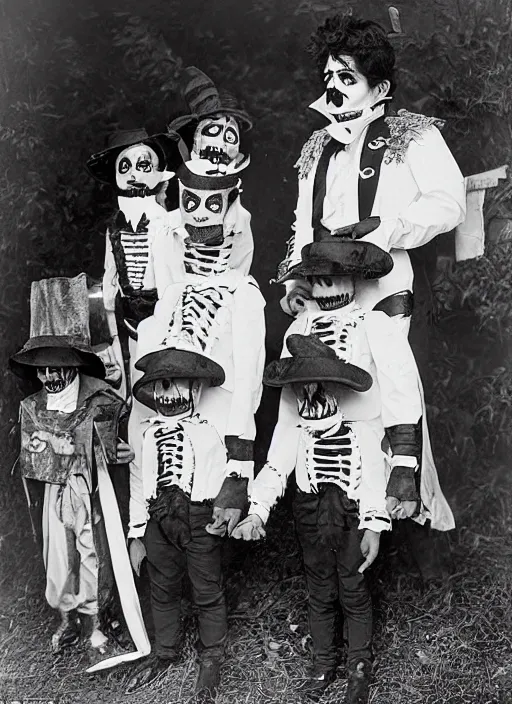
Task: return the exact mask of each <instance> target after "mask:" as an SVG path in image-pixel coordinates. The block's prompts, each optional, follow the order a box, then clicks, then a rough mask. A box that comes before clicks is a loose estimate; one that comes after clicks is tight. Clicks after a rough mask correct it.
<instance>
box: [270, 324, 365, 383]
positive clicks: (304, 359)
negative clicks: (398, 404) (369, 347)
mask: <svg viewBox="0 0 512 704" xmlns="http://www.w3.org/2000/svg"><path fill="white" fill-rule="evenodd" d="M286 346H287V347H288V350H289V351H290V353H291V355H292V356H291V357H283V358H282V359H279V360H275V361H273V362H270V364H268V365H267V366H266V368H265V372H264V374H263V383H264V384H265V385H266V386H285V385H286V384H293V383H296V382H297V383H304V384H307V383H309V382H313V381H332V382H336V383H337V384H342V385H343V386H346V387H348V388H349V389H353V390H354V391H368V389H369V388H370V387H371V385H372V383H373V379H372V377H371V375H370V374H368V372H367V371H365V370H364V369H361V367H357V366H356V365H355V364H349V363H348V362H343V361H342V360H341V359H339V358H338V357H337V356H336V353H335V352H334V350H333V349H331V348H330V347H329V346H328V345H326V344H325V343H324V342H322V341H321V340H319V339H318V338H317V337H315V336H314V335H290V336H289V337H288V339H287V340H286Z"/></svg>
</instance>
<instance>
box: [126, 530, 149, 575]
mask: <svg viewBox="0 0 512 704" xmlns="http://www.w3.org/2000/svg"><path fill="white" fill-rule="evenodd" d="M128 553H129V555H130V563H131V566H132V569H133V571H134V572H135V574H136V575H137V577H140V568H141V565H142V563H143V561H144V559H145V558H146V555H147V553H146V548H145V546H144V543H143V542H142V540H141V539H140V538H133V539H132V540H130V541H129V547H128Z"/></svg>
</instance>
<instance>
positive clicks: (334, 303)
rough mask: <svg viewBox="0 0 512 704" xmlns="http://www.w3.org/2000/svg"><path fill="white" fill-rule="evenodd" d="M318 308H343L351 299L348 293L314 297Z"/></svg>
mask: <svg viewBox="0 0 512 704" xmlns="http://www.w3.org/2000/svg"><path fill="white" fill-rule="evenodd" d="M315 301H316V302H317V303H318V307H319V308H320V310H337V309H338V308H344V307H345V306H346V305H348V304H349V303H350V302H351V301H352V297H351V296H350V294H348V293H341V294H339V295H338V296H319V297H318V298H315Z"/></svg>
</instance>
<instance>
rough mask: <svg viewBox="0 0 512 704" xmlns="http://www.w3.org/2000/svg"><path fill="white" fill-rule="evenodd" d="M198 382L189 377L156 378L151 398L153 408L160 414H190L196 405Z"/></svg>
mask: <svg viewBox="0 0 512 704" xmlns="http://www.w3.org/2000/svg"><path fill="white" fill-rule="evenodd" d="M199 389H200V384H199V383H198V382H197V381H191V380H190V379H158V380H157V381H155V385H154V390H153V398H154V400H155V408H156V410H157V412H158V413H160V415H162V416H166V417H171V416H173V417H174V416H182V417H188V416H191V415H192V414H193V412H194V408H195V407H196V404H197V400H198V396H199Z"/></svg>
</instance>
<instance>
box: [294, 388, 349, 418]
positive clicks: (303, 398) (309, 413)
mask: <svg viewBox="0 0 512 704" xmlns="http://www.w3.org/2000/svg"><path fill="white" fill-rule="evenodd" d="M293 390H294V392H295V395H296V397H297V407H298V410H299V415H300V417H301V418H303V419H304V420H325V419H327V418H333V417H334V416H335V415H336V414H337V413H338V401H337V400H336V384H335V383H329V382H321V381H312V382H310V383H308V384H299V383H295V384H293Z"/></svg>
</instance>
